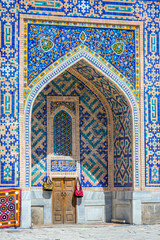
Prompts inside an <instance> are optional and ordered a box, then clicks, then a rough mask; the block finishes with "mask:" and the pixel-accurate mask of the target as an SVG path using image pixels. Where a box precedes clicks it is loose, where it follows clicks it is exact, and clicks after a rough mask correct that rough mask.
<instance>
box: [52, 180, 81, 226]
mask: <svg viewBox="0 0 160 240" xmlns="http://www.w3.org/2000/svg"><path fill="white" fill-rule="evenodd" d="M53 186H54V187H53V193H52V199H53V200H52V202H53V223H54V224H62V223H65V224H67V223H70V224H74V223H75V219H76V217H75V207H76V199H75V197H74V188H75V180H74V179H54V180H53Z"/></svg>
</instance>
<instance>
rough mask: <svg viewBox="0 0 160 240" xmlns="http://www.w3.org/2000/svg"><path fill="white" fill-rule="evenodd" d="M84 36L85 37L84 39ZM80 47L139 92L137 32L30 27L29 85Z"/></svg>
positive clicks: (65, 27)
mask: <svg viewBox="0 0 160 240" xmlns="http://www.w3.org/2000/svg"><path fill="white" fill-rule="evenodd" d="M82 33H83V36H82ZM80 44H84V45H86V46H87V47H89V48H90V49H91V50H93V51H94V52H95V53H98V54H99V55H100V56H102V57H103V58H105V59H107V61H108V62H109V63H111V64H112V65H113V66H114V67H116V68H117V69H118V70H119V71H120V72H121V73H122V74H124V75H125V76H126V77H127V79H128V80H129V81H130V82H131V83H132V85H133V86H134V88H135V81H136V80H135V31H134V30H128V29H105V28H85V27H83V28H82V27H78V26H76V27H68V26H54V25H45V24H34V23H32V24H28V56H27V59H28V80H27V82H28V85H29V84H31V83H32V80H34V78H36V77H37V76H38V75H39V74H40V73H41V72H42V71H43V70H44V69H45V68H46V67H48V66H49V65H51V64H52V63H54V62H55V61H56V60H57V59H58V58H60V57H63V56H64V55H65V54H67V53H68V52H69V51H71V50H72V49H74V48H76V47H77V46H79V45H80Z"/></svg>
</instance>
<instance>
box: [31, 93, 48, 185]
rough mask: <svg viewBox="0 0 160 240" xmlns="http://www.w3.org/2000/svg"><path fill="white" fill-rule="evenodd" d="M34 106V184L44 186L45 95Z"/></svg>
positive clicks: (45, 156)
mask: <svg viewBox="0 0 160 240" xmlns="http://www.w3.org/2000/svg"><path fill="white" fill-rule="evenodd" d="M40 96H41V98H40V97H39V98H38V99H37V100H36V101H35V102H34V105H33V108H32V118H31V131H32V135H31V149H32V150H31V158H32V184H36V185H37V186H42V185H43V181H44V180H45V178H46V174H47V173H46V170H47V168H46V167H47V162H46V160H47V116H46V114H47V107H46V104H45V98H44V97H43V94H41V95H40Z"/></svg>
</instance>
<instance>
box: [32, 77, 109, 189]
mask: <svg viewBox="0 0 160 240" xmlns="http://www.w3.org/2000/svg"><path fill="white" fill-rule="evenodd" d="M47 96H79V99H80V102H79V111H80V149H81V150H80V161H81V166H82V168H81V176H82V185H83V186H86V187H91V186H92V187H101V186H102V187H107V185H108V142H107V119H106V113H105V110H104V108H103V106H102V104H101V103H100V101H99V100H98V98H97V97H96V95H95V94H94V93H93V92H92V91H91V90H89V89H88V88H87V87H85V85H84V84H83V83H82V82H81V81H79V80H78V79H76V78H75V77H73V76H72V75H71V74H70V73H68V72H65V73H63V74H61V75H60V76H59V77H57V78H55V79H54V80H53V81H51V82H50V83H49V84H48V85H47V86H46V87H45V88H44V90H42V92H41V93H40V94H39V95H38V96H37V99H36V100H35V101H36V103H35V104H34V107H33V110H34V111H33V114H32V119H33V118H35V122H36V123H37V124H38V122H39V124H40V125H39V126H40V129H41V131H42V132H44V131H45V129H46V125H43V124H46V121H45V119H46V117H47V113H46V111H44V109H46V107H45V106H46V104H47ZM38 102H39V104H38ZM35 109H36V110H35ZM42 112H43V114H42ZM37 115H38V121H37ZM33 122H34V119H33ZM42 122H43V124H42ZM37 124H36V130H38V125H37ZM33 126H34V125H33ZM33 130H34V129H33ZM32 135H33V136H34V132H33V133H32ZM41 135H42V133H41ZM41 135H40V136H41ZM36 136H38V135H36ZM46 139H47V136H46V135H44V137H43V138H40V141H39V142H38V141H37V138H36V139H35V138H32V146H35V147H34V148H32V156H33V155H34V152H37V150H39V149H42V148H43V150H44V147H42V146H43V145H44V143H45V144H46ZM35 140H36V143H35ZM41 152H42V150H40V153H41ZM46 154H47V152H46V153H43V155H41V156H42V157H43V158H44V159H45V160H44V161H43V160H42V158H38V156H37V154H36V157H37V158H36V161H35V159H33V158H32V165H34V167H33V168H32V172H33V171H34V172H35V170H37V173H35V174H34V175H33V176H32V186H39V185H40V184H42V177H41V176H40V178H39V179H38V174H39V173H40V172H41V170H40V169H38V168H39V163H38V162H39V160H40V161H41V164H42V163H43V164H42V165H46ZM55 162H56V161H54V164H53V166H52V164H51V168H52V171H53V170H54V171H55V169H57V170H58V171H60V170H61V171H64V170H63V169H66V167H67V165H66V167H65V164H67V163H64V167H63V168H62V167H61V166H62V165H61V163H60V162H59V161H57V163H55ZM61 162H63V161H61ZM36 163H37V164H36ZM52 163H53V161H52ZM55 164H57V166H56V165H55ZM37 165H38V166H37ZM74 166H75V163H74V164H73V169H71V170H72V171H75V167H74ZM34 176H36V180H35V179H34Z"/></svg>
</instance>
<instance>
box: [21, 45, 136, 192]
mask: <svg viewBox="0 0 160 240" xmlns="http://www.w3.org/2000/svg"><path fill="white" fill-rule="evenodd" d="M64 59H65V58H64ZM81 59H85V61H87V62H88V63H89V64H90V65H91V66H93V67H94V68H95V69H97V70H98V71H100V72H101V73H102V74H103V75H104V76H106V77H107V78H108V79H109V81H110V82H111V83H113V84H114V85H115V86H116V87H117V88H118V89H119V91H120V92H122V93H123V95H124V96H125V97H126V99H127V100H128V102H129V105H130V107H131V109H132V116H133V146H134V150H133V159H134V174H135V187H137V188H138V187H139V186H140V180H139V127H138V126H139V107H138V104H137V102H136V99H135V97H134V95H133V93H132V91H131V90H130V89H129V87H128V86H127V85H126V84H125V83H124V82H123V80H122V79H121V78H120V76H117V75H116V74H115V72H113V71H112V70H111V69H110V68H109V67H108V66H106V65H105V64H104V63H102V62H100V60H99V59H98V58H96V57H95V56H93V55H91V54H90V53H88V52H86V51H85V50H81V51H79V52H78V53H75V54H74V55H73V56H69V57H67V59H66V60H64V61H62V63H61V64H59V65H58V66H57V67H54V68H52V67H50V69H51V70H50V71H49V72H48V73H47V74H46V75H44V76H43V77H42V78H41V80H40V81H39V82H38V83H37V84H36V85H35V86H34V87H33V88H32V90H31V92H30V94H29V96H28V98H27V100H26V104H25V109H24V114H25V161H26V163H25V166H26V187H30V118H31V112H32V105H33V102H34V100H35V98H36V97H37V95H38V94H39V92H40V91H41V90H42V89H43V88H44V87H45V86H46V85H47V84H48V83H49V82H50V81H51V80H53V79H54V78H55V77H57V76H58V75H60V74H61V73H62V72H64V71H65V70H66V69H68V68H69V67H70V66H72V65H74V64H75V63H76V62H77V61H79V60H81ZM108 109H109V108H108Z"/></svg>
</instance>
